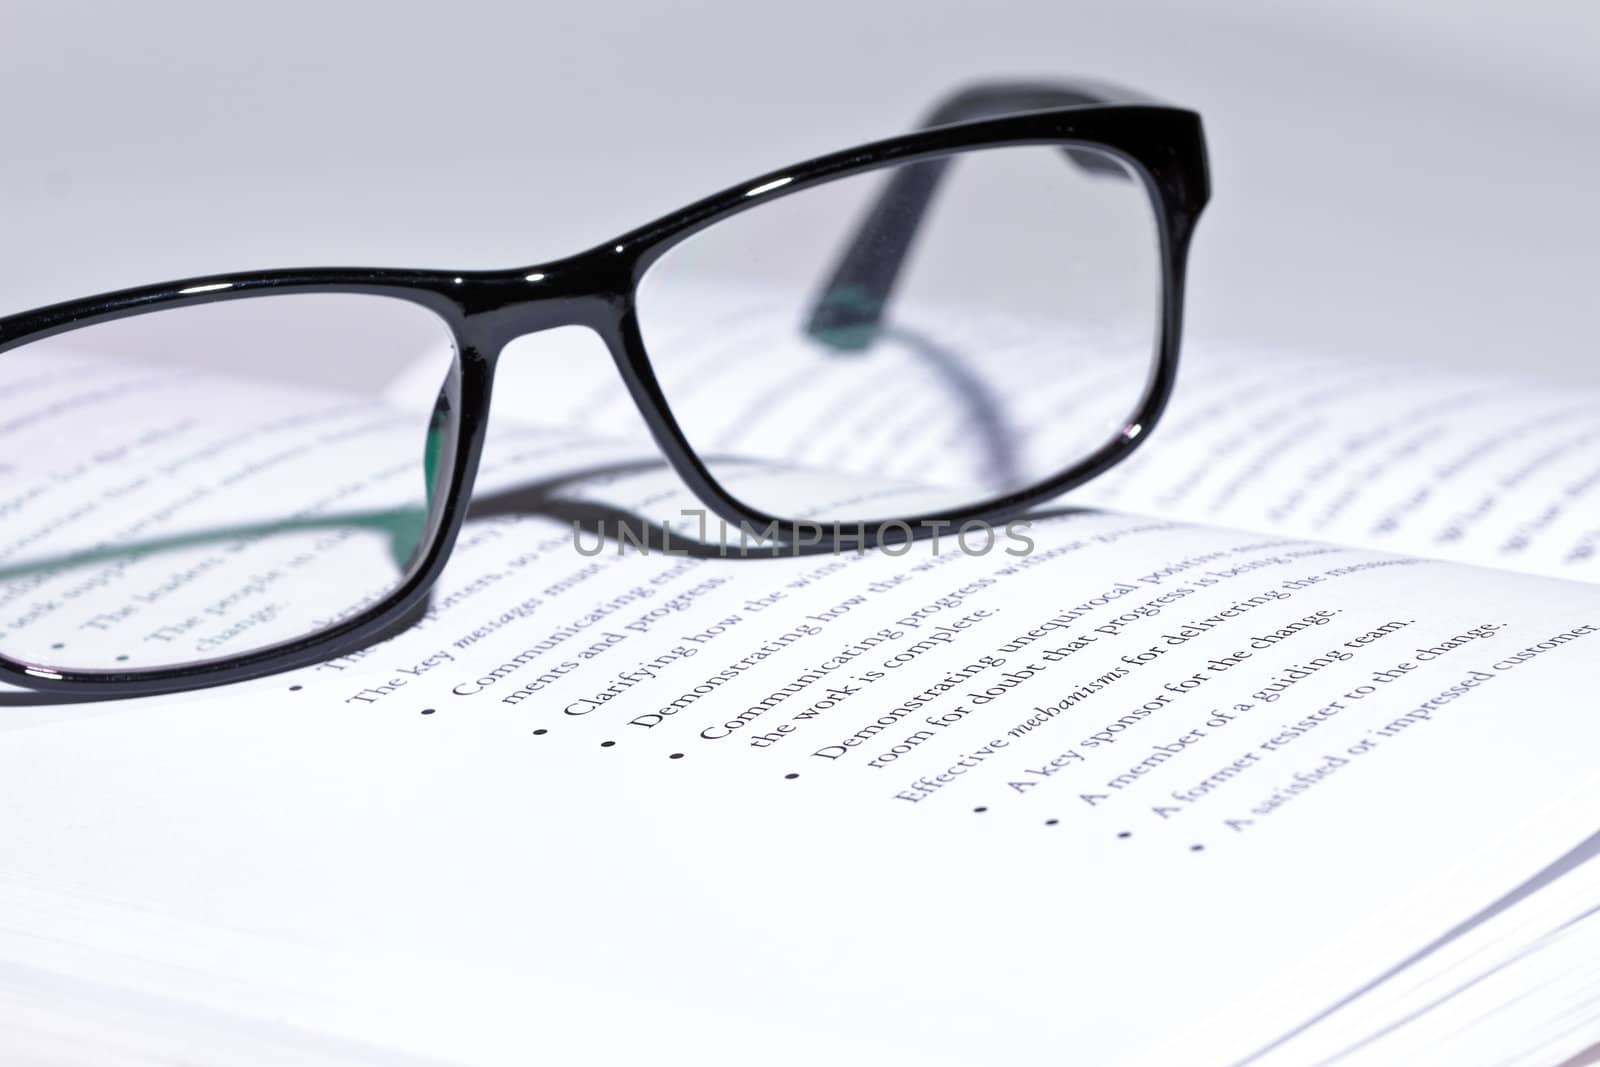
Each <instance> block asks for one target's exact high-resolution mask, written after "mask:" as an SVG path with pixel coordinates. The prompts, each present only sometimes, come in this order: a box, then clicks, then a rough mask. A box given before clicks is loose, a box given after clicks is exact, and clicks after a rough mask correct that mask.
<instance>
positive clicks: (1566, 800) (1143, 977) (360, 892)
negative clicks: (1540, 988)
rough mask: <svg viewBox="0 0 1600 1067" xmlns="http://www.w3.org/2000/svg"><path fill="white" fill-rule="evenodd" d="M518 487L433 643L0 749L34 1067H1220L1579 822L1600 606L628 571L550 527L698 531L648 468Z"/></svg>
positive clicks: (1314, 579)
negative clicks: (654, 1066) (131, 1065)
mask: <svg viewBox="0 0 1600 1067" xmlns="http://www.w3.org/2000/svg"><path fill="white" fill-rule="evenodd" d="M491 449H492V452H491V455H490V456H489V457H488V461H487V468H488V469H487V471H486V473H487V482H486V486H487V488H488V489H489V490H490V491H489V492H488V493H487V494H486V496H485V497H484V498H483V499H480V505H482V506H481V508H480V517H479V519H478V520H476V521H474V522H473V523H472V524H471V525H469V527H468V528H467V530H466V532H465V534H464V536H463V539H462V541H461V544H460V546H459V547H458V549H457V553H456V556H455V558H454V560H453V562H452V565H451V567H450V569H449V571H448V573H447V575H446V578H445V580H444V581H443V583H442V584H441V586H440V587H439V588H438V590H437V591H436V592H435V594H434V596H433V599H432V601H431V604H430V606H429V608H428V610H427V611H426V612H425V613H424V614H423V615H422V616H421V617H420V619H419V621H418V622H417V624H416V625H414V626H413V627H412V628H410V629H409V630H407V631H406V632H404V633H403V634H401V635H399V636H397V637H396V638H394V639H392V640H390V641H388V642H386V643H383V644H379V645H376V646H374V647H372V648H370V649H366V650H362V651H360V652H357V653H353V654H351V655H349V656H345V657H342V658H340V659H336V660H332V661H330V662H328V663H325V664H322V665H319V666H317V667H315V668H310V669H307V670H305V671H301V672H298V673H296V674H294V675H285V676H279V677H272V678H266V679H262V680H260V681H258V682H254V683H249V684H247V685H243V686H235V687H230V688H229V689H228V690H226V691H225V692H219V693H216V694H207V693H197V694H190V695H186V696H184V697H182V698H177V699H170V698H169V699H164V700H160V701H135V702H122V703H118V704H116V705H112V706H102V707H101V709H100V710H99V711H98V712H97V714H95V715H93V716H92V717H83V718H76V719H70V720H64V721H59V722H56V721H52V720H51V719H50V717H49V715H50V713H51V711H52V710H53V709H51V708H48V707H44V708H29V709H27V710H28V712H29V714H28V717H27V718H26V719H25V720H23V721H22V722H21V723H19V724H18V725H19V728H16V729H13V730H11V731H9V732H8V737H7V745H6V746H5V747H4V750H3V751H0V779H3V780H4V781H6V782H7V788H8V791H9V794H10V795H11V796H13V797H14V798H16V801H15V803H13V805H12V806H11V807H10V809H9V810H10V814H9V815H8V816H7V819H8V820H9V825H8V826H7V831H6V833H7V838H8V840H9V841H10V842H11V844H10V846H9V847H8V849H7V852H6V856H5V858H4V861H3V867H0V890H3V892H4V894H5V899H6V900H7V903H8V908H7V914H8V916H10V918H9V919H8V920H7V923H6V925H5V926H4V927H3V928H0V959H3V960H4V961H5V966H6V968H7V970H6V972H5V973H6V974H7V975H9V978H8V981H10V982H11V983H12V985H11V988H14V989H21V988H50V989H51V990H53V991H54V992H53V995H52V996H51V997H50V998H49V1000H48V1002H47V1003H46V1004H45V1005H44V1006H43V1007H42V1008H40V1007H38V1006H36V1005H34V1004H32V1003H22V1002H18V1001H16V1000H14V999H13V1000H5V1001H3V1002H0V1012H5V1013H6V1015H7V1020H6V1022H7V1029H8V1031H9V1032H10V1033H11V1034H13V1035H15V1036H14V1037H12V1038H11V1039H9V1040H10V1041H11V1047H12V1048H13V1049H15V1050H19V1051H18V1054H19V1056H21V1057H22V1058H24V1059H26V1058H28V1057H29V1056H34V1057H36V1058H37V1057H38V1056H43V1055H45V1054H55V1055H67V1054H71V1055H77V1056H79V1057H80V1058H81V1057H82V1056H84V1055H85V1054H86V1053H85V1049H88V1048H94V1049H100V1050H105V1049H113V1050H118V1051H119V1054H121V1053H122V1052H126V1051H127V1050H129V1049H133V1048H135V1047H143V1048H151V1047H157V1048H159V1047H163V1043H164V1042H166V1043H170V1042H175V1041H179V1040H182V1041H183V1043H184V1044H183V1047H184V1048H185V1049H187V1050H188V1051H189V1054H191V1055H197V1056H199V1057H200V1058H206V1059H212V1060H217V1061H222V1062H231V1063H281V1062H283V1061H284V1060H285V1059H288V1060H292V1061H294V1062H339V1061H340V1058H341V1057H343V1058H344V1059H345V1060H349V1059H358V1060H359V1058H361V1057H365V1058H367V1059H373V1060H380V1061H381V1060H384V1059H387V1058H392V1057H394V1056H398V1055H400V1054H402V1053H404V1054H408V1055H413V1056H418V1057H423V1058H424V1059H425V1060H427V1059H428V1058H431V1061H432V1062H457V1063H474V1064H479V1063H508V1064H509V1063H526V1062H528V1061H529V1060H530V1059H537V1060H554V1061H557V1062H563V1063H640V1062H649V1063H662V1064H673V1063H683V1064H691V1063H692V1064H706V1063H749V1062H762V1063H802V1062H806V1063H810V1062H816V1061H817V1060H818V1059H819V1058H821V1057H823V1056H825V1055H831V1056H834V1057H837V1056H839V1055H841V1054H844V1055H848V1056H851V1057H853V1058H855V1059H857V1060H858V1061H860V1062H872V1063H884V1064H901V1063H904V1064H910V1063H929V1062H932V1063H941V1062H942V1063H951V1064H958V1063H961V1064H965V1063H973V1062H993V1061H995V1060H1001V1059H1006V1058H1019V1059H1020V1058H1026V1057H1029V1056H1033V1055H1037V1054H1038V1052H1039V1050H1040V1049H1041V1048H1047V1049H1052V1050H1054V1051H1053V1052H1052V1053H1051V1055H1052V1056H1056V1057H1058V1058H1062V1059H1067V1060H1070V1061H1073V1062H1089V1063H1117V1062H1140V1061H1141V1057H1142V1056H1144V1055H1145V1053H1144V1052H1143V1051H1142V1050H1143V1049H1144V1048H1145V1047H1146V1045H1147V1044H1148V1043H1149V1042H1150V1040H1151V1039H1152V1038H1154V1037H1158V1036H1160V1035H1161V1034H1163V1033H1179V1032H1183V1031H1185V1030H1186V1029H1187V1028H1188V1027H1190V1026H1193V1025H1195V1024H1197V1023H1198V1022H1200V1021H1201V1020H1204V1019H1214V1018H1217V1017H1218V1013H1228V1017H1229V1018H1232V1019H1237V1023H1236V1025H1230V1026H1228V1027H1226V1028H1224V1029H1223V1030H1222V1031H1221V1032H1220V1033H1218V1034H1213V1035H1212V1036H1211V1037H1209V1038H1208V1039H1207V1040H1208V1041H1209V1042H1210V1043H1208V1044H1205V1045H1197V1044H1191V1045H1188V1046H1186V1047H1187V1048H1188V1049H1189V1051H1190V1053H1191V1058H1190V1059H1189V1061H1188V1062H1196V1063H1208V1062H1215V1063H1224V1062H1229V1061H1230V1059H1231V1058H1237V1057H1239V1056H1242V1055H1245V1054H1248V1053H1249V1052H1251V1051H1253V1050H1254V1049H1256V1048H1259V1047H1261V1046H1262V1045H1264V1044H1266V1043H1267V1042H1269V1041H1270V1040H1272V1039H1273V1038H1274V1037H1275V1036H1276V1035H1278V1034H1279V1033H1282V1032H1285V1031H1286V1030H1288V1029H1289V1028H1291V1027H1292V1026H1294V1025H1296V1024H1297V1023H1298V1022H1300V1021H1301V1020H1303V1019H1306V1018H1309V1017H1310V1016H1312V1015H1313V1014H1314V1013H1315V1012H1316V1011H1317V1010H1318V1009H1319V1008H1320V1007H1322V1006H1324V1005H1326V1004H1329V1003H1332V1002H1334V1001H1335V1000H1337V999H1338V998H1339V997H1340V996H1342V995H1344V994H1346V993H1348V992H1349V991H1351V990H1353V989H1355V988H1358V987H1359V986H1360V984H1361V983H1362V982H1364V981H1366V980H1368V979H1370V978H1371V977H1372V976H1374V975H1376V974H1379V973H1382V971H1383V970H1384V969H1385V968H1387V967H1388V966H1391V965H1392V964H1393V963H1395V962H1396V961H1397V960H1398V959H1401V958H1403V957H1404V956H1405V955H1406V954H1407V953H1409V952H1411V951H1413V950H1415V949H1416V948H1417V947H1418V946H1420V945H1422V944H1425V943H1426V942H1427V941H1428V940H1430V939H1431V938H1433V937H1437V936H1438V935H1439V934H1440V933H1442V932H1443V931H1444V930H1447V929H1448V928H1449V927H1450V926H1451V925H1452V924H1453V923H1455V922H1458V921H1460V920H1461V919H1462V918H1464V917H1466V916H1467V915H1470V914H1472V913H1474V912H1475V911H1476V910H1478V909H1480V908H1481V907H1483V906H1484V904H1485V903H1487V902H1488V901H1491V900H1493V899H1495V898H1497V897H1498V896H1499V895H1501V894H1503V893H1504V892H1506V891H1507V890H1509V889H1510V888H1512V887H1513V886H1515V885H1516V884H1517V883H1518V882H1519V881H1520V880H1522V879H1524V878H1526V877H1527V876H1528V875H1529V874H1530V873H1531V872H1533V871H1535V870H1537V869H1539V868H1540V867H1542V866H1543V865H1544V864H1546V863H1548V862H1550V860H1551V859H1552V858H1553V857H1555V856H1557V855H1559V854H1560V853H1561V852H1563V851H1564V850H1565V849H1567V848H1570V847H1571V845H1572V844H1573V843H1574V842H1576V841H1577V840H1580V839H1582V838H1583V837H1585V836H1587V835H1588V834H1589V833H1590V832H1591V831H1592V826H1590V825H1589V824H1588V822H1589V820H1588V813H1589V812H1592V810H1593V808H1592V803H1593V800H1594V799H1595V791H1594V787H1593V782H1592V780H1591V778H1592V775H1591V763H1592V761H1591V760H1590V758H1589V753H1590V752H1591V751H1593V746H1594V745H1595V744H1596V743H1600V723H1596V722H1595V721H1594V720H1593V717H1592V716H1587V715H1583V714H1581V713H1579V712H1580V711H1581V708H1582V706H1583V704H1582V700H1583V698H1582V693H1583V692H1584V691H1585V689H1586V687H1587V686H1588V685H1589V684H1590V678H1589V675H1590V671H1589V666H1590V665H1591V664H1592V663H1593V656H1592V654H1591V653H1592V649H1591V642H1594V641H1597V640H1600V591H1596V590H1593V589H1591V588H1589V587H1587V586H1583V585H1578V584H1572V583H1562V582H1557V581H1552V580H1546V579H1536V578H1529V577H1522V576H1515V575H1510V574H1505V573H1500V572H1492V571H1477V570H1469V569H1463V568H1460V567H1455V566H1451V565H1447V564H1441V563H1435V562H1428V561H1421V560H1416V559H1408V558H1404V557H1394V556H1383V555H1375V554H1371V553H1367V552H1362V551H1357V550H1351V549H1343V548H1337V547H1333V546H1329V545H1326V544H1321V543H1316V542H1310V541H1303V540H1296V539H1287V538H1281V537H1263V536H1260V535H1247V534H1240V533H1235V532H1229V531H1223V530H1216V529H1206V528H1200V527H1194V526H1187V525H1183V524H1180V523H1175V522H1172V521H1170V520H1163V519H1149V518H1139V517H1130V516H1123V515H1118V514H1113V513H1083V514H1069V515H1064V516H1060V517H1056V518H1053V519H1048V520H1040V521H1038V522H1036V523H1034V524H1032V525H1031V526H1028V527H1024V528H1020V529H1018V530H1017V531H1015V533H1016V535H1018V536H1019V537H1020V538H1021V539H1023V540H1015V539H1013V538H999V539H997V540H996V542H995V543H994V545H993V546H991V547H990V548H989V549H988V550H986V551H981V552H980V551H970V550H967V549H964V548H963V547H962V546H961V545H959V544H953V543H951V542H950V541H949V540H945V541H943V542H941V543H940V544H939V545H937V546H936V545H935V544H934V543H932V542H921V543H918V544H916V545H909V546H897V547H898V548H899V549H904V551H903V552H899V553H898V554H897V553H894V552H884V551H874V552H870V553H863V554H861V555H859V556H857V555H855V554H853V553H845V554H843V555H838V556H834V555H830V554H822V555H812V556H805V557H801V558H788V559H776V560H773V559H768V560H759V559H724V558H719V557H718V556H717V555H716V554H714V553H713V554H709V555H707V554H703V553H702V554H689V553H690V552H691V551H692V546H691V545H690V543H689V542H688V541H687V540H685V541H682V542H671V541H668V542H667V543H665V544H662V545H661V546H660V550H659V551H654V550H653V551H648V552H645V551H641V550H639V549H636V548H619V542H618V539H617V538H615V537H612V536H607V537H605V538H603V539H596V538H594V537H593V536H591V535H590V533H589V532H587V531H586V530H584V529H575V528H574V527H573V526H572V524H571V521H570V518H569V516H570V515H572V514H574V513H577V514H581V515H586V516H590V517H591V518H592V516H593V515H595V514H596V513H597V512H596V509H599V508H602V507H603V506H605V507H611V508H614V509H615V511H616V513H619V514H627V513H639V512H645V511H649V510H651V509H663V513H666V514H676V513H678V511H679V510H680V509H682V508H686V507H689V506H690V505H691V504H692V501H691V500H690V499H689V498H688V497H686V496H684V495H682V493H681V490H680V489H678V488H677V487H676V484H675V479H673V478H671V477H670V476H669V475H666V474H665V473H664V472H662V471H661V470H660V468H659V466H656V467H651V466H649V465H640V464H639V463H638V461H637V456H638V453H637V451H636V450H630V449H629V448H627V447H625V446H619V445H613V444H607V443H604V442H600V443H585V442H583V441H581V440H574V439H573V438H572V436H571V435H570V433H567V434H563V433H560V432H556V431H541V430H538V429H526V428H517V427H514V426H508V427H507V428H506V430H505V432H503V433H502V434H501V436H500V437H499V439H498V440H497V441H492V442H491ZM595 472H600V474H598V475H597V474H596V473H595ZM518 486H521V487H523V489H521V490H520V491H519V490H518V488H517V487H518ZM529 486H531V487H532V488H531V489H529V488H527V487H529ZM601 513H604V512H601ZM1023 541H1025V542H1026V543H1023ZM1008 549H1014V550H1015V551H1008ZM129 625H132V620H131V619H130V620H129ZM1410 902H1415V904H1416V906H1415V907H1403V906H1402V905H1406V904H1408V903H1410ZM1380 915H1381V916H1383V917H1384V919H1385V921H1384V922H1382V923H1377V922H1375V921H1374V917H1375V916H1380ZM1308 958H1310V959H1314V960H1315V961H1316V964H1317V966H1315V967H1314V968H1311V969H1310V973H1311V974H1312V977H1311V978H1310V979H1308V980H1306V981H1304V982H1301V983H1297V984H1296V985H1295V986H1294V987H1293V988H1292V989H1282V988H1277V989H1272V988H1270V986H1271V984H1272V983H1271V979H1272V976H1274V975H1276V974H1280V973H1283V972H1284V971H1285V969H1286V968H1288V967H1290V966H1292V965H1294V964H1295V963H1296V962H1297V961H1304V960H1306V959H1308ZM1152 960H1159V961H1160V965H1159V966H1153V965H1152ZM1264 985H1265V986H1268V987H1269V988H1268V990H1267V991H1266V992H1263V991H1262V989H1263V986H1264ZM1150 1055H1151V1056H1154V1057H1155V1061H1156V1062H1162V1061H1161V1059H1160V1056H1159V1055H1158V1054H1156V1053H1150ZM1165 1062H1170V1059H1168V1060H1166V1061H1165Z"/></svg>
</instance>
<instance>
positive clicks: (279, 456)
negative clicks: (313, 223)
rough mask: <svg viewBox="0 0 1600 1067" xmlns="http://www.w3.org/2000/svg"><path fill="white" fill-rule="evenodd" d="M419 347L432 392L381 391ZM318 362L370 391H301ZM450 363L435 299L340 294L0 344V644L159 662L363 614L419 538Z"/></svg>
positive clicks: (431, 520) (45, 652)
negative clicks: (361, 378) (362, 373)
mask: <svg viewBox="0 0 1600 1067" xmlns="http://www.w3.org/2000/svg"><path fill="white" fill-rule="evenodd" d="M418 359H423V360H427V361H429V362H430V363H431V364H432V365H433V368H434V372H433V373H430V374H429V375H427V377H428V379H429V380H431V382H432V383H433V384H432V385H431V386H430V387H429V390H428V391H429V393H430V394H431V395H428V396H422V395H418V396H416V397H405V398H391V399H390V400H385V399H383V398H381V397H380V395H379V393H380V391H381V389H382V386H383V384H384V382H385V376H386V375H389V374H392V373H394V372H395V371H396V370H398V369H399V368H401V367H404V366H406V365H407V364H408V363H409V362H412V361H415V360H418ZM330 364H336V365H339V366H341V367H358V368H367V369H368V370H369V372H370V373H371V374H372V375H374V377H373V378H372V381H373V386H372V388H371V389H370V390H368V391H366V392H358V391H340V390H335V389H329V388H324V387H317V386H311V385H304V384H295V382H296V381H300V382H306V381H311V382H315V381H318V380H319V379H320V380H326V379H327V378H328V377H329V375H327V374H326V372H325V370H324V368H325V367H327V366H328V365H330ZM455 366H456V362H455V349H454V342H453V339H452V335H451V333H450V330H449V328H448V327H447V326H446V324H445V323H444V322H443V320H441V319H439V318H438V317H437V316H436V315H434V314H433V313H432V312H430V311H428V310H426V309H425V308H422V307H420V306H418V305H415V304H412V303H410V302H407V301H403V300H398V299H392V298H387V297H378V296H368V295H342V294H306V295H278V296H267V297H254V298H248V299H233V300H223V301H219V302H215V303H209V304H204V305H199V306H192V307H184V308H174V309H169V310H165V311H156V312H152V313H149V314H143V315H138V316H134V317H130V318H124V319H117V320H114V321H111V322H107V323H101V324H97V325H93V326H88V327H84V328H82V329H78V330H73V331H70V332H67V333H62V334H57V335H55V336H52V337H49V338H46V339H43V340H40V341H35V342H32V343H30V344H25V345H22V346H20V347H17V348H13V349H10V350H8V351H6V352H3V353H0V382H3V383H4V387H5V393H6V396H7V399H8V406H7V411H6V413H5V415H4V416H3V417H0V652H3V653H4V654H5V655H6V656H7V657H9V658H11V659H14V660H20V661H22V662H25V663H29V664H33V665H35V666H36V667H38V668H41V669H43V670H46V671H49V670H56V671H80V670H116V671H137V670H148V669H154V668H162V667H173V666H178V665H185V664H192V663H197V662H203V661H206V660H214V659H218V658H223V657H228V656H236V655H240V654H242V653H247V652H251V651H254V650H257V649H262V648H266V647H269V646H272V645H277V644H281V643H283V642H285V641H289V640H293V639H296V638H301V637H304V636H307V635H309V634H312V633H315V632H317V631H319V630H322V629H325V628H327V627H328V626H330V625H333V624H335V623H337V622H340V621H342V620H345V619H348V618H350V617H352V616H354V615H357V614H359V613H360V612H362V611H363V610H365V609H367V608H369V607H371V606H372V605H374V604H375V603H377V602H378V601H380V600H382V599H383V598H384V597H385V596H386V595H388V594H389V593H391V592H393V591H394V590H395V589H396V587H397V586H398V585H399V584H400V582H402V581H403V580H404V579H405V577H406V576H407V575H408V573H409V571H410V570H411V568H412V567H413V566H414V565H415V564H416V562H417V561H418V559H419V557H420V555H421V554H422V553H423V551H424V550H425V549H426V547H427V545H428V543H429V541H430V537H431V534H432V531H433V527H434V525H435V523H436V519H437V512H438V508H439V504H440V503H441V498H442V495H443V492H444V490H445V489H446V488H447V486H446V485H445V482H446V481H447V478H448V476H447V474H446V473H445V472H447V471H448V469H449V462H450V456H451V453H452V451H453V447H454V437H455V418H456V415H455V413H456V409H457V399H456V396H455V390H456V375H455ZM344 377H345V378H346V379H347V380H348V378H349V377H350V375H348V374H345V375H344Z"/></svg>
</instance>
